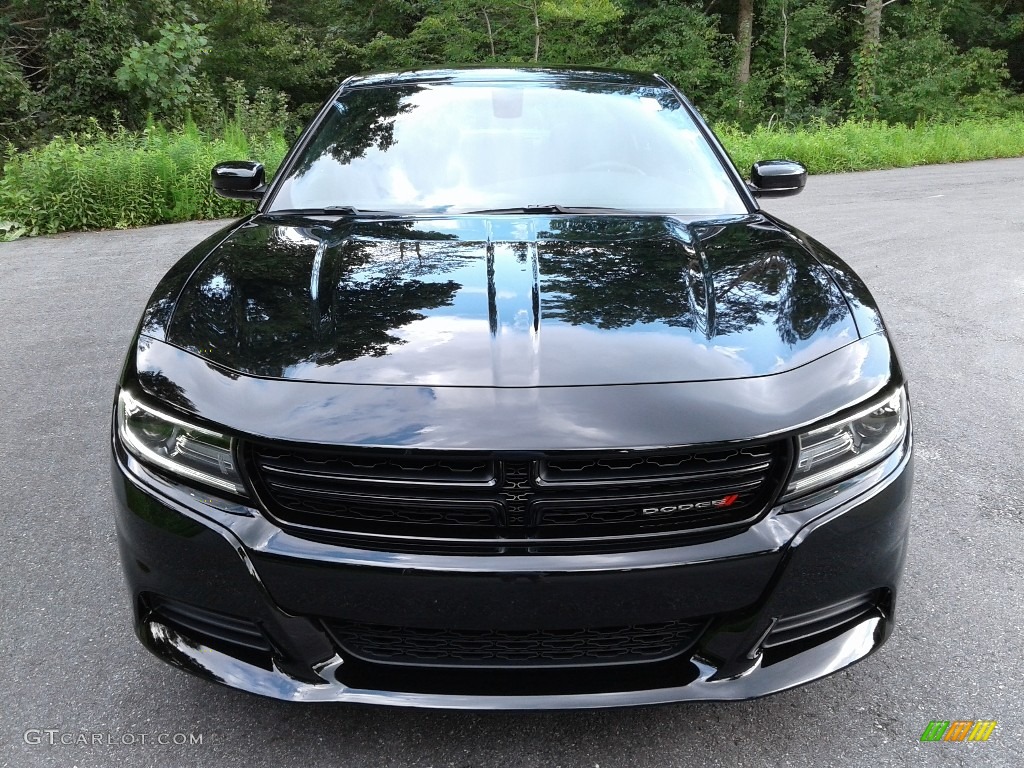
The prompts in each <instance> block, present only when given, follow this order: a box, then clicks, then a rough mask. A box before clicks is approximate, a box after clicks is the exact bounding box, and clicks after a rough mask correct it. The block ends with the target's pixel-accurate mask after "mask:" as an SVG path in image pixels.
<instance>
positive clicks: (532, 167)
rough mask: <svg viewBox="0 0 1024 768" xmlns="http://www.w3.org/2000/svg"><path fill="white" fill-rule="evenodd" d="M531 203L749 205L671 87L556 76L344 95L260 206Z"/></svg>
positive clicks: (649, 207)
mask: <svg viewBox="0 0 1024 768" xmlns="http://www.w3.org/2000/svg"><path fill="white" fill-rule="evenodd" d="M531 207H539V208H541V209H550V210H551V211H552V212H557V211H559V210H572V209H591V210H593V209H599V210H623V211H633V212H648V213H666V214H689V215H701V216H714V215H724V214H742V213H746V212H747V208H746V206H745V204H744V202H743V200H742V199H741V197H740V196H739V194H738V193H737V190H736V188H735V186H734V184H733V183H732V180H731V179H730V177H729V175H728V174H727V172H726V170H725V169H724V168H723V166H722V164H721V162H720V161H719V160H718V158H717V157H716V155H715V153H714V152H713V151H712V149H711V147H710V146H709V145H708V143H707V141H706V140H705V138H704V136H703V135H702V134H701V132H700V130H699V129H698V128H697V126H696V125H695V124H694V121H693V119H692V118H691V117H690V116H689V114H688V113H687V110H686V109H685V108H684V106H683V105H682V104H681V103H680V101H679V99H678V98H677V97H676V96H675V94H674V93H673V92H672V91H671V90H669V89H668V88H663V87H650V86H622V85H603V84H593V83H585V84H580V83H565V82H559V83H532V82H531V83H522V82H511V83H480V82H473V83H443V84H437V83H418V84H412V85H410V84H405V85H392V86H376V87H360V88H353V89H350V90H348V91H347V92H345V93H344V94H343V96H342V97H341V98H340V99H339V100H337V101H336V102H334V104H333V105H332V108H331V109H330V110H329V112H328V113H327V115H326V116H325V117H324V119H323V120H322V122H321V124H320V125H319V126H318V128H317V129H316V131H315V133H314V135H313V136H312V139H311V140H310V142H309V143H308V144H307V146H306V148H305V150H304V151H303V152H302V154H301V156H300V157H299V158H298V161H297V162H296V163H295V164H294V165H292V166H291V168H290V170H289V172H288V176H287V178H286V179H285V180H284V181H283V183H282V185H281V187H280V188H279V190H278V192H277V194H276V195H275V197H274V200H273V202H272V205H271V206H270V207H269V212H275V211H277V212H280V211H286V210H287V211H304V212H315V211H318V210H320V211H324V210H325V209H332V208H333V209H335V210H338V211H342V212H344V211H345V210H348V212H359V211H386V212H393V213H438V214H457V213H471V212H484V211H486V212H495V211H505V210H510V211H514V210H519V209H525V210H528V209H529V208H531ZM328 212H329V211H328Z"/></svg>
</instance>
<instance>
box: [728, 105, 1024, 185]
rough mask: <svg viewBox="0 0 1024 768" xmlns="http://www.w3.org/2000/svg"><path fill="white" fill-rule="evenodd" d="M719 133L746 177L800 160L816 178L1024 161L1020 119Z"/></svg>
mask: <svg viewBox="0 0 1024 768" xmlns="http://www.w3.org/2000/svg"><path fill="white" fill-rule="evenodd" d="M716 131H717V133H718V135H719V137H720V138H721V139H722V142H723V143H724V144H725V146H726V148H727V149H728V150H729V153H730V154H731V155H732V158H733V160H734V161H735V162H736V165H737V167H739V169H740V170H741V171H742V172H743V173H746V172H747V171H748V170H749V169H750V165H751V163H753V162H755V161H757V160H769V159H773V158H786V159H789V160H797V161H799V162H801V163H803V164H804V165H806V166H807V169H808V170H809V171H810V172H811V173H839V172H843V171H866V170H874V169H880V168H906V167H910V166H914V165H926V164H929V163H952V162H963V161H967V160H987V159H990V158H995V157H1021V156H1024V115H1020V114H1017V115H1014V116H1013V117H1006V118H1000V119H991V118H990V119H984V120H980V119H975V120H966V121H963V122H959V123H939V124H930V123H919V124H917V125H915V126H912V127H909V126H906V125H888V124H886V123H882V122H869V121H849V122H846V123H841V124H839V125H834V126H829V125H824V124H821V123H819V124H816V125H812V126H809V127H806V128H800V129H797V130H780V129H773V128H771V127H765V126H761V127H758V128H756V129H755V130H754V131H752V132H750V133H744V132H742V131H740V130H738V129H737V128H735V127H731V126H718V127H717V128H716Z"/></svg>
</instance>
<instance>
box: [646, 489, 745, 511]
mask: <svg viewBox="0 0 1024 768" xmlns="http://www.w3.org/2000/svg"><path fill="white" fill-rule="evenodd" d="M739 497H740V495H739V494H738V493H732V494H730V495H728V496H723V497H722V498H720V499H714V500H713V501H695V502H692V503H690V504H672V505H671V506H668V507H644V510H643V512H644V514H645V515H667V514H669V513H671V512H689V511H690V510H692V509H712V508H714V509H722V508H723V507H731V506H732V505H733V504H735V503H736V500H737V499H738V498H739Z"/></svg>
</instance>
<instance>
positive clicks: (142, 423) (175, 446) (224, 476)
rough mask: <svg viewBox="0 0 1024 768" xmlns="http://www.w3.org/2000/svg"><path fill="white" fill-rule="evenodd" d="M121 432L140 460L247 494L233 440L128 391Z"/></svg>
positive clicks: (121, 400) (121, 406)
mask: <svg viewBox="0 0 1024 768" xmlns="http://www.w3.org/2000/svg"><path fill="white" fill-rule="evenodd" d="M117 430H118V434H119V435H120V437H121V442H122V444H123V445H124V447H125V448H126V449H127V450H128V451H129V452H130V453H132V454H133V455H134V456H135V457H136V458H137V459H139V460H140V461H143V462H145V463H147V464H150V465H155V466H157V467H160V468H161V469H164V470H166V471H168V472H172V473H174V474H175V475H178V476H179V477H182V478H184V479H186V480H190V481H193V482H198V483H202V484H204V485H208V486H213V487H214V488H219V489H221V490H224V491H230V492H231V493H234V494H237V495H239V496H244V495H245V485H244V484H243V482H242V478H241V476H240V475H239V473H238V468H237V467H236V466H235V458H234V451H233V445H232V440H231V438H230V437H228V436H226V435H222V434H220V433H219V432H214V431H212V430H209V429H205V428H203V427H198V426H196V425H194V424H189V423H188V422H186V421H183V420H182V419H179V418H178V417H176V416H171V415H170V414H167V413H163V412H162V411H158V410H157V409H155V408H152V407H150V406H148V405H145V404H144V403H141V402H139V401H138V400H136V399H135V398H134V397H132V395H131V393H130V392H128V391H127V390H124V389H122V390H121V394H120V395H119V396H118V401H117Z"/></svg>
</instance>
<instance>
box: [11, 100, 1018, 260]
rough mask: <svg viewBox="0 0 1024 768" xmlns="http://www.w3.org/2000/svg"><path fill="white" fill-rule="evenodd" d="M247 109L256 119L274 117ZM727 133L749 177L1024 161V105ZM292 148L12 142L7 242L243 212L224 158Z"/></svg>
mask: <svg viewBox="0 0 1024 768" xmlns="http://www.w3.org/2000/svg"><path fill="white" fill-rule="evenodd" d="M1016 106H1019V105H1016ZM273 109H276V107H272V109H271V111H273ZM242 111H244V110H242V108H241V107H240V108H239V112H240V113H241V112H242ZM251 111H252V109H251V108H250V112H251ZM243 117H245V120H246V121H247V122H249V123H250V127H252V125H253V124H256V123H262V122H263V121H264V120H266V119H267V118H268V115H264V114H256V113H255V112H253V113H252V114H248V113H246V114H245V115H243ZM717 132H718V135H719V136H720V137H721V138H722V141H723V142H724V144H725V146H726V148H727V149H728V150H729V153H730V154H731V155H732V158H733V160H735V161H736V165H737V166H738V167H739V168H740V170H741V171H742V172H743V173H744V174H746V173H747V172H748V171H749V168H750V165H751V164H752V163H753V162H754V161H756V160H769V159H774V158H788V159H791V160H798V161H800V162H802V163H803V164H804V165H806V166H807V168H808V170H809V171H810V172H811V173H812V174H813V173H837V172H843V171H860V170H872V169H879V168H900V167H908V166H913V165H924V164H929V163H948V162H960V161H966V160H984V159H988V158H995V157H1024V115H1021V114H1019V113H1018V114H1015V115H1012V116H1008V117H1004V118H998V119H996V118H989V119H984V120H982V119H970V120H965V121H963V122H959V123H955V124H954V123H949V124H929V123H921V124H918V125H916V126H914V127H907V126H905V125H887V124H886V123H882V122H869V121H851V122H846V123H841V124H839V125H826V124H824V123H817V124H812V125H810V126H807V127H804V128H798V129H796V130H789V129H781V128H778V127H771V126H760V127H758V128H756V129H754V130H753V131H752V132H750V133H744V132H742V131H741V130H739V129H738V128H737V127H735V126H731V125H719V126H717ZM286 150H287V143H286V141H285V138H284V136H283V134H282V133H281V132H280V131H270V132H266V133H262V134H253V133H251V132H247V131H245V130H244V129H243V126H242V125H241V124H240V123H239V122H238V121H237V120H236V122H233V123H229V124H227V125H226V126H225V127H224V129H223V130H221V131H220V132H219V134H217V135H209V134H207V133H204V132H202V131H200V130H199V129H198V128H196V127H195V125H193V124H188V125H186V126H185V127H184V128H181V129H175V130H167V129H165V128H162V127H160V126H157V125H150V126H149V127H148V128H147V129H146V130H144V131H143V132H141V133H132V132H128V131H126V130H124V129H118V130H116V131H113V132H104V131H101V130H99V129H97V128H95V124H94V126H93V130H92V131H91V132H90V133H82V134H76V135H72V136H70V137H59V138H56V139H53V140H52V141H51V142H50V143H48V144H46V145H44V146H41V147H37V148H35V149H30V150H27V151H23V152H16V151H15V150H14V148H13V146H9V147H8V152H7V154H8V158H7V159H6V165H5V166H4V168H3V173H4V175H3V177H0V240H4V239H7V240H10V239H13V238H16V237H21V236H23V235H36V234H53V233H56V232H63V231H67V230H78V229H121V228H126V227H140V226H145V225H148V224H165V223H170V222H176V221H190V220H194V219H215V218H225V217H232V216H240V215H243V214H244V213H245V212H246V211H248V210H251V206H250V205H249V204H248V203H244V202H238V201H232V200H225V199H223V198H220V197H217V196H216V195H214V193H213V190H212V189H211V187H210V168H212V167H213V166H214V165H215V164H216V163H218V162H221V161H224V160H238V159H251V160H258V161H260V162H262V163H263V164H264V165H265V166H266V168H267V173H268V177H269V176H270V175H272V174H273V172H274V171H276V170H277V167H278V165H280V163H281V160H282V159H283V157H284V154H285V152H286Z"/></svg>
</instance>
